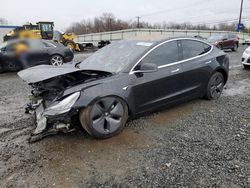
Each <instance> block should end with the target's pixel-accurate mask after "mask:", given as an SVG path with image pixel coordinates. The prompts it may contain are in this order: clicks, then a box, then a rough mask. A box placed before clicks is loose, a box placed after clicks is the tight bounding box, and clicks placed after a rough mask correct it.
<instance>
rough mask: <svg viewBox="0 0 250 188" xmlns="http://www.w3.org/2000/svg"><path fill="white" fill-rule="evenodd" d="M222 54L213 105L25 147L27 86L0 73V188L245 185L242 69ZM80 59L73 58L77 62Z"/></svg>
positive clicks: (247, 142) (246, 104)
mask: <svg viewBox="0 0 250 188" xmlns="http://www.w3.org/2000/svg"><path fill="white" fill-rule="evenodd" d="M245 48H246V47H243V46H241V47H240V49H239V51H238V52H237V53H236V52H227V53H228V54H229V56H230V61H231V70H230V79H229V82H228V84H227V86H226V89H225V90H224V93H223V96H222V97H221V98H220V99H219V100H217V101H206V100H194V101H190V102H188V103H185V104H182V105H179V106H175V107H171V108H169V109H167V110H165V111H162V112H159V113H156V114H152V115H150V116H147V117H142V118H140V119H137V120H134V121H131V122H129V123H128V124H127V126H126V128H125V130H124V131H123V132H122V133H121V134H120V135H118V136H116V137H114V138H111V139H108V140H95V139H93V138H91V137H90V136H88V135H87V134H86V133H85V132H84V131H83V130H81V129H80V130H78V131H76V132H73V133H70V134H59V135H56V136H52V137H48V138H45V139H44V140H42V141H40V142H37V143H34V144H29V143H28V142H27V139H28V137H29V134H30V133H31V131H32V129H33V125H34V119H33V117H32V116H30V115H25V114H24V106H25V103H26V102H27V101H28V97H27V96H28V94H29V87H28V86H27V85H26V84H25V83H23V82H22V81H21V79H19V78H18V77H17V75H16V73H5V74H2V75H0V120H1V121H0V187H109V186H110V187H117V186H119V187H159V186H160V187H163V186H165V187H250V70H243V68H242V66H241V65H240V59H241V54H242V52H243V50H244V49H245ZM85 56H86V54H77V55H76V59H77V61H78V60H80V59H83V58H84V57H85Z"/></svg>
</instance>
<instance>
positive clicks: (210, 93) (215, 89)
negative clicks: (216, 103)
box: [205, 72, 225, 100]
mask: <svg viewBox="0 0 250 188" xmlns="http://www.w3.org/2000/svg"><path fill="white" fill-rule="evenodd" d="M224 85H225V79H224V76H223V75H222V74H221V73H220V72H216V73H214V74H213V75H212V76H211V77H210V79H209V81H208V84H207V91H206V96H205V97H206V98H207V99H208V100H216V99H218V98H220V96H221V94H222V91H223V89H224Z"/></svg>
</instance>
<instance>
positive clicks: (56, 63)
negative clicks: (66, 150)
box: [50, 55, 63, 66]
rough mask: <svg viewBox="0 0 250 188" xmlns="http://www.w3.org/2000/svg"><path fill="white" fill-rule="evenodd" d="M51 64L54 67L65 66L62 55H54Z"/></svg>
mask: <svg viewBox="0 0 250 188" xmlns="http://www.w3.org/2000/svg"><path fill="white" fill-rule="evenodd" d="M50 64H51V65H53V66H60V65H63V57H62V56H60V55H53V56H51V58H50Z"/></svg>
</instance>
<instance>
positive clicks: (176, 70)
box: [171, 68, 180, 73]
mask: <svg viewBox="0 0 250 188" xmlns="http://www.w3.org/2000/svg"><path fill="white" fill-rule="evenodd" d="M179 71H180V69H179V68H178V69H175V70H172V71H171V72H172V73H176V72H179Z"/></svg>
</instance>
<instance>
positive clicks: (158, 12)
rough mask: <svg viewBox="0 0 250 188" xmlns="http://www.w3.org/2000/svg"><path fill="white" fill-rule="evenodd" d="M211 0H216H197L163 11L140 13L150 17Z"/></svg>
mask: <svg viewBox="0 0 250 188" xmlns="http://www.w3.org/2000/svg"><path fill="white" fill-rule="evenodd" d="M210 1H214V0H207V1H204V0H202V1H196V2H194V3H191V4H188V5H185V6H180V7H175V8H171V9H170V8H169V9H165V10H161V11H157V12H152V13H149V14H143V15H140V17H148V16H152V15H157V14H162V13H165V12H171V11H176V9H178V10H180V9H185V8H189V7H194V6H195V5H196V6H197V5H201V4H206V3H208V2H210Z"/></svg>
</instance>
